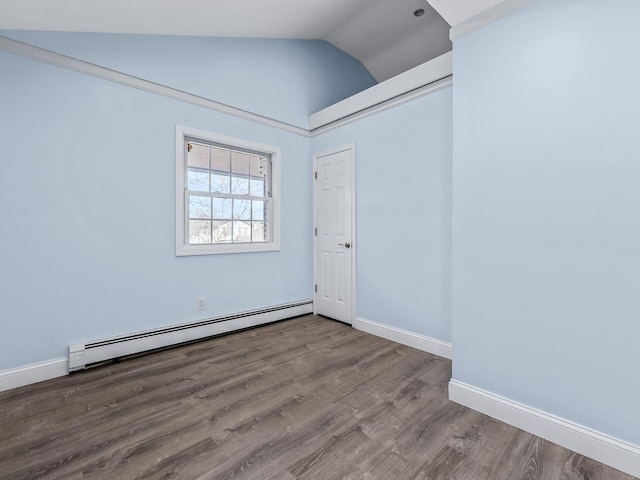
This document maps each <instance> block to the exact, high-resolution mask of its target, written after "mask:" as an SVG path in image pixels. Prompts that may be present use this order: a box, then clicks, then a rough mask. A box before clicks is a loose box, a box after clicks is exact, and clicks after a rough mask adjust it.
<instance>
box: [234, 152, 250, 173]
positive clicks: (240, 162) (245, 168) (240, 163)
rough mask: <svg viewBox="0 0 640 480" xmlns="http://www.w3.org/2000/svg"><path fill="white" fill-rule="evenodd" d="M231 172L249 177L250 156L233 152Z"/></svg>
mask: <svg viewBox="0 0 640 480" xmlns="http://www.w3.org/2000/svg"><path fill="white" fill-rule="evenodd" d="M231 171H232V172H233V173H239V174H241V175H249V154H248V153H242V152H231Z"/></svg>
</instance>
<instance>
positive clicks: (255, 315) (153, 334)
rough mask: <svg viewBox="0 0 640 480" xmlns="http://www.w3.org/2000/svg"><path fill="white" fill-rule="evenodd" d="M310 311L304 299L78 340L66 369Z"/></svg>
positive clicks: (311, 308)
mask: <svg viewBox="0 0 640 480" xmlns="http://www.w3.org/2000/svg"><path fill="white" fill-rule="evenodd" d="M312 311H313V301H312V300H303V301H299V302H293V303H286V304H282V305H276V306H273V307H268V308H262V309H258V310H250V311H247V312H242V313H237V314H232V315H225V316H220V317H214V318H209V319H206V320H200V321H196V322H190V323H183V324H179V325H173V326H170V327H164V328H158V329H154V330H146V331H143V332H137V333H132V334H130V335H122V336H118V337H112V338H106V339H101V340H93V341H89V342H84V343H82V342H78V343H72V344H71V345H69V371H70V372H74V371H78V370H83V369H85V368H87V367H88V366H90V365H92V364H95V363H100V362H104V361H106V360H111V359H113V358H118V357H124V356H126V355H133V354H136V353H142V352H146V351H149V350H155V349H157V348H163V347H169V346H171V345H178V344H180V343H185V342H190V341H194V340H199V339H204V338H208V337H212V336H215V335H220V334H223V333H229V332H233V331H236V330H242V329H243V328H250V327H255V326H258V325H263V324H265V323H270V322H276V321H278V320H285V319H287V318H292V317H296V316H298V315H305V314H308V313H311V312H312Z"/></svg>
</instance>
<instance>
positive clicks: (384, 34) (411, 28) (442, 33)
mask: <svg viewBox="0 0 640 480" xmlns="http://www.w3.org/2000/svg"><path fill="white" fill-rule="evenodd" d="M419 9H421V10H424V14H422V15H421V16H418V17H416V16H415V15H414V12H415V11H416V10H419ZM324 39H325V40H327V41H329V42H331V43H333V44H334V45H335V46H336V47H338V48H340V49H341V50H344V51H345V52H347V53H348V54H349V55H351V56H353V57H355V58H357V59H358V60H360V61H361V62H362V63H363V64H364V66H365V67H366V68H367V69H368V70H369V71H370V72H371V74H372V75H373V76H374V77H375V78H376V80H377V81H378V82H381V81H383V80H387V79H388V78H391V77H393V76H395V75H398V74H399V73H402V72H405V71H407V70H409V69H411V68H413V67H416V66H418V65H421V64H422V63H424V62H426V61H428V60H431V59H433V58H435V57H438V56H440V55H442V54H443V53H446V52H448V51H450V50H451V41H450V40H449V24H448V23H447V22H445V21H444V20H443V18H442V17H441V16H440V14H438V12H436V11H435V10H434V9H433V8H432V7H431V6H430V5H429V4H428V3H427V2H426V1H425V0H400V1H398V0H377V1H372V2H369V3H368V4H367V8H366V9H363V10H362V11H359V12H357V13H356V14H354V15H352V16H351V17H345V19H344V20H343V21H342V22H341V23H339V24H337V25H336V26H335V27H334V28H332V29H331V30H330V31H329V32H327V34H326V35H325V36H324Z"/></svg>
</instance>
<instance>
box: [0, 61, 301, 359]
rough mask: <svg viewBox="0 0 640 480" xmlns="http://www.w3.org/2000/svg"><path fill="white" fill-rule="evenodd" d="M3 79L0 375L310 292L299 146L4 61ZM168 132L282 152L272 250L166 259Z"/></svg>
mask: <svg viewBox="0 0 640 480" xmlns="http://www.w3.org/2000/svg"><path fill="white" fill-rule="evenodd" d="M0 71H1V72H2V74H1V75H0V158H1V162H2V166H1V169H2V173H1V175H0V220H1V222H2V236H1V237H0V265H1V267H0V297H1V301H0V316H1V319H2V335H0V371H2V370H5V369H9V368H13V367H18V366H22V365H26V364H30V363H35V362H39V361H44V360H50V359H52V358H59V357H64V356H66V353H67V351H66V348H67V346H68V344H69V343H70V342H73V341H84V340H91V339H96V338H102V337H105V336H111V335H117V334H125V333H130V332H135V331H139V330H143V329H148V328H155V327H160V326H164V325H171V324H175V323H180V322H186V321H191V320H196V319H200V318H208V317H212V316H215V315H221V314H225V313H235V312H239V311H245V310H248V309H253V308H260V307H264V306H271V305H276V304H280V303H285V302H291V301H297V300H304V299H310V298H311V297H312V286H311V284H312V239H311V235H310V234H311V227H312V225H311V218H312V194H311V192H312V183H311V170H312V167H311V161H310V158H311V151H310V141H309V139H308V138H304V137H300V136H296V135H293V134H289V133H285V132H283V131H281V130H276V129H273V128H269V127H264V126H260V125H257V124H255V123H252V122H248V121H244V120H240V119H237V118H234V117H229V116H225V115H222V114H218V113H215V112H212V111H209V110H205V109H201V108H198V107H195V106H191V105H187V104H183V103H180V102H177V101H175V100H171V99H167V98H164V97H159V96H155V95H152V94H148V93H144V92H141V91H138V90H135V89H131V88H128V87H125V86H121V85H117V84H113V83H109V82H106V81H102V80H98V79H96V78H93V77H89V76H85V75H82V74H79V73H75V72H71V71H67V70H63V69H60V68H57V67H54V66H50V65H47V64H43V63H38V62H36V61H32V60H28V59H25V58H21V57H18V56H14V55H11V54H7V53H0ZM176 124H180V125H185V126H189V127H193V128H197V129H202V130H206V131H211V132H215V133H220V134H223V135H230V136H234V137H239V138H245V139H250V140H253V141H256V142H260V143H265V144H271V145H276V146H280V147H281V148H282V162H283V168H282V205H283V207H282V208H283V211H282V250H281V251H279V252H268V253H253V254H235V255H215V256H211V255H209V256H198V257H180V258H177V257H176V256H175V218H174V217H175V213H174V212H175V126H176ZM199 296H206V297H207V302H208V308H207V310H206V311H202V312H198V311H197V309H196V298H197V297H199Z"/></svg>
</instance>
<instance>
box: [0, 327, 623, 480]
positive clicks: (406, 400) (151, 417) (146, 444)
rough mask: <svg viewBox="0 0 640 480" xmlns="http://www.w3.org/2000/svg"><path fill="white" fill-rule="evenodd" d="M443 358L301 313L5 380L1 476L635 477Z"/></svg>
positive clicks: (268, 479)
mask: <svg viewBox="0 0 640 480" xmlns="http://www.w3.org/2000/svg"><path fill="white" fill-rule="evenodd" d="M450 371H451V362H450V361H448V360H445V359H443V358H439V357H436V356H433V355H430V354H427V353H424V352H421V351H418V350H414V349H412V348H409V347H405V346H402V345H398V344H396V343H393V342H389V341H387V340H383V339H380V338H378V337H374V336H371V335H368V334H366V333H362V332H359V331H357V330H354V329H352V328H350V327H348V326H346V325H343V324H340V323H337V322H334V321H331V320H327V319H322V318H319V317H314V316H307V317H301V318H298V319H293V320H289V321H286V322H281V323H277V324H272V325H269V326H266V327H261V328H259V329H254V330H249V331H245V332H240V333H236V334H233V335H228V336H224V337H220V338H217V339H212V340H208V341H205V342H201V343H197V344H192V345H188V346H184V347H180V348H176V349H173V350H168V351H164V352H160V353H155V354H152V355H148V356H144V357H139V358H134V359H129V360H127V361H124V362H122V363H120V364H115V365H110V366H107V367H100V368H96V369H93V370H88V371H86V372H82V373H79V374H75V375H72V376H69V377H64V378H60V379H55V380H51V381H47V382H43V383H40V384H37V385H32V386H28V387H23V388H20V389H16V390H12V391H8V392H4V393H0V478H3V479H11V480H18V479H30V480H31V479H41V478H46V479H65V480H67V479H77V478H104V479H118V480H129V479H138V478H139V479H170V478H176V479H220V480H221V479H234V480H235V479H252V480H291V479H318V480H325V479H327V480H328V479H341V480H342V479H353V480H356V479H357V480H360V479H385V480H386V479H389V480H417V479H430V480H438V479H456V480H466V479H468V480H483V479H489V480H502V479H509V480H525V479H526V480H535V479H550V480H551V479H552V480H560V479H564V480H572V479H576V480H577V479H580V480H587V479H594V480H595V479H606V480H619V479H620V480H621V479H632V478H633V477H630V476H628V475H624V474H622V473H620V472H618V471H616V470H613V469H612V468H609V467H606V466H604V465H602V464H600V463H598V462H595V461H594V460H591V459H588V458H585V457H583V456H581V455H578V454H576V453H573V452H571V451H569V450H566V449H564V448H561V447H559V446H557V445H554V444H552V443H549V442H547V441H545V440H542V439H540V438H537V437H534V436H532V435H529V434H527V433H524V432H522V431H520V430H518V429H516V428H513V427H510V426H508V425H506V424H504V423H501V422H498V421H496V420H493V419H491V418H489V417H487V416H485V415H482V414H479V413H477V412H475V411H473V410H470V409H468V408H465V407H462V406H459V405H457V404H455V403H452V402H450V401H449V400H447V382H448V380H449V378H450Z"/></svg>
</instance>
